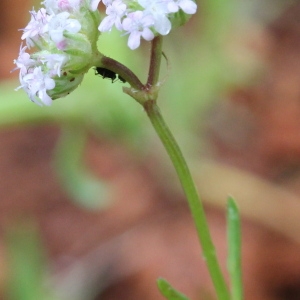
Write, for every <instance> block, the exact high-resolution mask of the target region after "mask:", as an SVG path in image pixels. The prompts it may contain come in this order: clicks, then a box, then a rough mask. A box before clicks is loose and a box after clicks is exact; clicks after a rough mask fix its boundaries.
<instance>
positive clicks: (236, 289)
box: [227, 197, 243, 300]
mask: <svg viewBox="0 0 300 300" xmlns="http://www.w3.org/2000/svg"><path fill="white" fill-rule="evenodd" d="M227 235H228V249H229V250H228V261H227V266H228V271H229V276H230V281H231V299H232V300H242V299H243V284H242V268H241V222H240V216H239V211H238V208H237V206H236V204H235V202H234V199H233V198H231V197H229V198H228V202H227Z"/></svg>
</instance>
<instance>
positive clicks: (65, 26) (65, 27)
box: [49, 11, 81, 45]
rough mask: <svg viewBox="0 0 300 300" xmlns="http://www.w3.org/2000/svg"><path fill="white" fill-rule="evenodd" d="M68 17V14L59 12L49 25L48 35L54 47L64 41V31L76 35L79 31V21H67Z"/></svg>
mask: <svg viewBox="0 0 300 300" xmlns="http://www.w3.org/2000/svg"><path fill="white" fill-rule="evenodd" d="M69 16H70V14H69V13H68V12H66V11H64V12H61V13H59V14H57V15H55V16H54V17H53V18H52V19H51V21H50V23H49V35H50V37H51V39H52V40H53V41H54V42H55V43H56V45H58V44H60V43H61V42H63V41H64V39H65V37H64V35H63V34H64V31H68V32H70V33H77V32H78V31H79V30H80V29H81V24H80V23H79V21H78V20H75V19H69Z"/></svg>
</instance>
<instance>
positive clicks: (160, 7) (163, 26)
mask: <svg viewBox="0 0 300 300" xmlns="http://www.w3.org/2000/svg"><path fill="white" fill-rule="evenodd" d="M138 2H139V4H140V5H141V6H142V7H143V8H145V10H144V13H145V14H149V15H151V16H152V17H153V19H154V24H153V26H154V29H155V30H156V31H157V32H158V33H159V34H161V35H167V34H168V33H169V32H170V30H171V27H172V24H171V22H170V20H169V19H168V17H167V14H168V13H169V10H168V1H166V0H138Z"/></svg>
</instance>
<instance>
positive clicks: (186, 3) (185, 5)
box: [168, 0, 197, 15]
mask: <svg viewBox="0 0 300 300" xmlns="http://www.w3.org/2000/svg"><path fill="white" fill-rule="evenodd" d="M180 8H181V9H182V10H183V12H185V13H186V14H190V15H192V14H194V13H196V11H197V4H196V3H195V2H194V1H192V0H177V1H170V2H169V3H168V9H169V12H171V13H175V12H177V11H178V10H179V9H180Z"/></svg>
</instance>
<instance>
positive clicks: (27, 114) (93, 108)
mask: <svg viewBox="0 0 300 300" xmlns="http://www.w3.org/2000/svg"><path fill="white" fill-rule="evenodd" d="M250 2H251V3H252V4H249V3H250ZM258 2H261V1H258ZM275 2H276V3H277V4H280V5H279V6H281V4H282V2H280V1H275ZM262 3H264V4H265V3H269V1H262ZM262 3H260V4H257V2H255V3H254V2H253V1H250V0H249V1H246V0H244V1H238V0H227V1H223V0H203V1H201V2H200V1H198V4H199V10H198V13H197V15H195V16H193V17H192V18H191V20H190V21H189V23H188V24H187V25H186V26H185V27H183V28H178V29H177V30H176V31H175V32H172V33H171V34H170V35H169V36H166V37H165V39H164V47H163V49H164V54H165V56H166V58H167V59H163V60H162V63H163V66H162V72H161V81H162V82H163V83H164V84H163V86H162V88H161V92H160V96H159V100H158V101H159V102H158V104H159V106H160V107H161V109H162V113H163V114H164V116H165V119H166V121H167V123H168V124H169V125H170V128H171V129H172V131H173V133H174V135H175V136H176V138H177V139H178V141H179V144H180V145H181V146H182V148H183V152H184V153H185V154H186V155H187V156H188V157H189V156H191V157H192V156H194V154H195V152H196V151H197V150H199V148H201V139H200V140H199V131H201V120H202V119H203V118H204V116H205V113H206V112H207V109H208V108H209V107H210V105H212V103H214V102H215V101H218V100H219V99H220V98H222V97H226V95H227V93H229V92H230V90H231V89H233V88H234V87H236V86H241V85H247V84H249V83H251V82H252V81H253V78H254V77H255V76H256V75H257V73H256V71H257V70H259V69H260V62H259V59H256V57H255V55H253V54H252V53H250V52H247V51H245V53H239V47H240V44H239V42H241V40H240V39H239V37H240V33H239V32H238V30H237V29H238V28H243V26H245V27H246V26H247V22H246V21H245V20H248V21H249V20H250V23H251V18H252V16H251V13H252V12H253V11H255V9H256V8H257V5H258V6H259V5H262ZM273 3H274V1H273ZM247 5H248V6H247ZM251 5H252V7H251ZM245 7H248V9H246V10H245V9H243V8H245ZM268 7H269V8H270V7H272V6H268ZM276 7H277V6H276ZM274 9H275V8H274ZM275 14H276V10H275V11H274V15H275ZM28 16H29V14H28ZM268 18H269V16H268ZM264 20H265V19H263V21H264ZM263 21H262V23H263ZM99 50H100V51H101V52H102V53H104V54H105V55H107V56H110V57H112V58H114V59H116V60H119V61H120V62H121V63H123V64H125V65H126V66H128V67H129V68H131V69H132V70H133V71H134V72H135V73H136V74H137V75H138V76H140V78H141V80H142V81H145V80H146V78H147V69H148V64H149V61H148V60H149V58H148V57H149V50H150V44H149V43H146V42H145V43H144V44H143V46H142V48H141V49H139V50H135V51H131V50H129V49H128V47H127V46H126V37H120V33H119V32H115V31H112V32H110V33H106V34H103V35H102V36H100V39H99ZM244 50H245V49H243V48H242V50H241V51H244ZM237 53H238V54H239V55H241V56H242V59H237V57H236V56H237ZM253 62H254V63H255V64H254V65H255V66H257V69H256V68H253ZM250 65H251V67H249V66H250ZM12 68H13V66H12ZM18 85H19V83H18V82H17V80H15V81H11V82H1V84H0V126H1V127H2V128H5V127H9V126H15V125H18V126H26V125H28V124H30V125H32V124H35V125H36V126H39V125H42V124H49V123H51V124H56V125H57V126H59V127H61V128H62V131H61V132H62V136H61V139H60V141H59V143H58V146H57V149H56V150H57V151H56V152H55V155H54V165H55V166H56V169H57V172H58V177H59V178H60V180H61V183H62V185H63V186H64V187H65V189H66V190H67V191H68V192H69V194H70V195H71V198H72V199H74V201H75V202H77V203H79V204H81V205H83V206H85V207H88V208H96V207H97V208H99V207H106V206H107V205H108V203H106V195H107V192H108V191H107V190H108V189H109V186H108V184H107V183H103V182H100V181H99V179H98V178H95V177H94V176H93V175H92V174H90V173H89V171H88V170H87V169H86V167H85V166H84V165H83V163H82V161H81V156H82V153H83V150H84V145H85V141H86V137H87V135H88V134H93V135H94V136H96V137H97V136H98V137H101V138H106V139H113V140H116V141H118V143H120V146H121V147H126V148H127V150H129V151H133V152H134V153H135V155H136V156H137V157H139V158H142V157H143V156H144V155H146V154H147V153H149V151H153V147H150V146H151V145H153V141H154V140H155V139H156V136H155V134H154V131H153V130H152V128H151V127H150V126H149V125H150V123H149V121H148V120H147V118H146V115H145V113H144V112H143V109H142V108H141V106H140V105H139V104H138V103H136V102H134V100H133V99H131V98H129V97H128V96H127V95H125V94H123V93H122V86H123V83H121V82H115V83H113V84H112V83H111V82H110V81H109V80H107V79H106V80H105V79H102V78H101V77H100V76H95V72H94V70H93V69H91V70H90V71H89V73H88V74H87V75H86V76H85V78H84V81H83V83H82V85H81V86H80V87H79V88H78V89H77V90H76V91H74V92H72V93H71V94H70V95H69V96H68V97H66V98H62V99H58V100H56V101H55V102H54V103H53V105H52V106H51V107H39V106H37V105H35V104H33V103H31V102H30V101H29V99H28V97H27V95H26V94H25V92H23V91H22V90H20V91H18V92H16V91H14V88H16V87H17V86H18ZM200 136H201V135H200ZM155 151H156V152H157V153H159V152H160V151H161V152H163V149H162V148H157V149H156V148H155ZM74 186H76V187H77V189H76V190H74V189H73V188H74ZM19 237H20V236H18V237H15V238H14V239H13V240H10V242H9V245H10V246H11V250H10V252H11V253H12V255H13V260H12V261H13V264H14V265H13V269H14V270H25V273H26V274H25V275H24V274H23V273H22V272H21V271H20V272H18V273H16V274H13V275H14V277H13V281H12V282H15V281H14V280H17V281H18V282H19V283H20V284H19V285H18V288H17V290H14V289H15V286H16V285H14V287H12V288H11V289H10V295H11V296H10V297H9V299H10V300H14V299H21V298H20V297H19V296H18V295H27V291H28V293H29V294H28V295H29V296H28V297H27V298H26V299H46V297H44V296H43V291H42V289H41V286H42V282H41V280H40V279H41V277H40V276H39V275H40V274H41V270H40V269H39V267H37V268H34V266H37V265H39V266H40V258H39V256H40V254H39V251H40V250H37V247H36V245H37V244H38V243H39V241H38V239H37V238H36V237H33V238H32V239H29V240H26V239H25V240H24V239H22V238H19ZM20 243H21V244H20ZM30 247H31V248H30ZM20 249H23V253H22V252H21V253H20V251H18V250H20ZM28 249H29V250H28ZM24 253H25V254H26V253H27V254H26V255H28V256H27V258H28V260H27V261H24V256H22V254H24ZM20 255H21V256H20ZM32 255H33V256H34V257H32ZM20 257H23V259H22V258H20ZM25 264H27V266H25ZM41 265H42V266H43V265H44V263H42V264H41ZM23 275H24V276H23ZM28 280H29V281H28ZM26 282H29V283H28V284H29V285H30V286H27V285H26ZM22 283H24V284H22ZM18 289H19V290H18ZM13 291H14V292H15V294H14V293H13ZM30 292H32V293H34V292H36V294H34V295H32V294H30ZM22 299H25V298H22ZM49 299H50V298H49ZM51 299H54V298H51Z"/></svg>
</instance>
